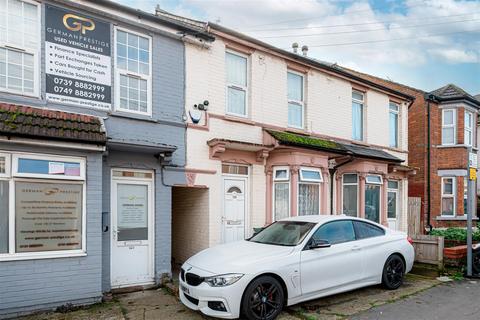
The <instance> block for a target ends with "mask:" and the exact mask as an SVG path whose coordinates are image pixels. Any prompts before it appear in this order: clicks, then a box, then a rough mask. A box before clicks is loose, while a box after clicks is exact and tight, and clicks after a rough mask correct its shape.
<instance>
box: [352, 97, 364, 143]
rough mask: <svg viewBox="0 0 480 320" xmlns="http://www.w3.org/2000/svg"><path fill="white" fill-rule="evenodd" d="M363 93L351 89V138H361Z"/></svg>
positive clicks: (359, 139)
mask: <svg viewBox="0 0 480 320" xmlns="http://www.w3.org/2000/svg"><path fill="white" fill-rule="evenodd" d="M363 113H364V94H363V93H362V92H360V91H355V90H354V91H352V139H353V140H358V141H362V140H363V118H364V114H363Z"/></svg>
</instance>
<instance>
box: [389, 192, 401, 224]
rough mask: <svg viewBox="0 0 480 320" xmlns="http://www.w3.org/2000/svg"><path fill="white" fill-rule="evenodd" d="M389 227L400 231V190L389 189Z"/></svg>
mask: <svg viewBox="0 0 480 320" xmlns="http://www.w3.org/2000/svg"><path fill="white" fill-rule="evenodd" d="M387 201H388V203H387V215H388V227H389V228H390V229H393V230H397V229H398V190H392V189H388V197H387Z"/></svg>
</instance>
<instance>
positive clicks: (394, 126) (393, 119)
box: [389, 102, 400, 148]
mask: <svg viewBox="0 0 480 320" xmlns="http://www.w3.org/2000/svg"><path fill="white" fill-rule="evenodd" d="M399 113H400V106H399V105H398V104H396V103H394V102H390V106H389V127H390V134H389V136H390V147H392V148H398V115H399Z"/></svg>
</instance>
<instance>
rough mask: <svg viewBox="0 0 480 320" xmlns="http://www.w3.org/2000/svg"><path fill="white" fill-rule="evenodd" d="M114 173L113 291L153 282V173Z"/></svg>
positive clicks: (112, 201) (112, 200)
mask: <svg viewBox="0 0 480 320" xmlns="http://www.w3.org/2000/svg"><path fill="white" fill-rule="evenodd" d="M113 172H114V173H113V176H112V195H111V205H112V224H111V226H112V231H111V235H112V237H111V285H112V288H119V287H126V286H133V285H145V284H150V283H153V281H154V267H153V263H154V251H153V238H154V236H153V235H154V232H153V218H154V215H153V173H151V172H143V171H139V172H136V171H120V170H118V171H117V170H114V171H113ZM138 177H140V178H138Z"/></svg>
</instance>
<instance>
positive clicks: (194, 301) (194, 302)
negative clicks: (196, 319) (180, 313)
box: [183, 293, 198, 306]
mask: <svg viewBox="0 0 480 320" xmlns="http://www.w3.org/2000/svg"><path fill="white" fill-rule="evenodd" d="M183 295H184V296H185V298H187V300H188V301H190V303H192V304H194V305H196V306H198V299H195V298H193V297H190V296H189V295H188V294H185V293H184V294H183Z"/></svg>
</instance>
